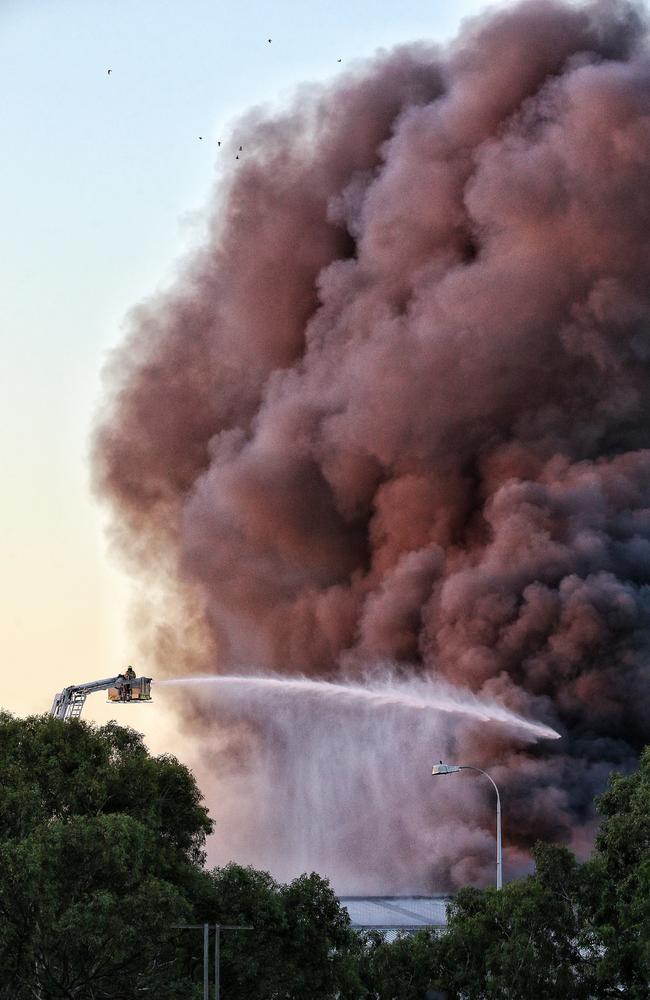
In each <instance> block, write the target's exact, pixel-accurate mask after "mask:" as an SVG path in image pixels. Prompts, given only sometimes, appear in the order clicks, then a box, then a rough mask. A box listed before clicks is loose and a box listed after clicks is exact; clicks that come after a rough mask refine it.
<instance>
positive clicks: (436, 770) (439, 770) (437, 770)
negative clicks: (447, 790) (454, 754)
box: [431, 761, 461, 774]
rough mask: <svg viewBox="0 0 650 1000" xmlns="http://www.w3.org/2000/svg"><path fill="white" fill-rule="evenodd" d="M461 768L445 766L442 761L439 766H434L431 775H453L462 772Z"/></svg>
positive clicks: (452, 765)
mask: <svg viewBox="0 0 650 1000" xmlns="http://www.w3.org/2000/svg"><path fill="white" fill-rule="evenodd" d="M460 770H461V768H460V767H459V766H458V764H443V763H442V761H440V763H439V764H434V765H433V767H432V768H431V774H453V773H454V772H455V771H460Z"/></svg>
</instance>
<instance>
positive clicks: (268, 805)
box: [157, 673, 558, 894]
mask: <svg viewBox="0 0 650 1000" xmlns="http://www.w3.org/2000/svg"><path fill="white" fill-rule="evenodd" d="M157 687H158V688H161V687H162V688H167V689H169V688H173V687H175V688H177V689H178V690H179V693H180V690H181V689H182V694H183V698H184V701H185V702H186V707H187V709H189V710H191V711H192V713H193V714H194V715H195V717H196V727H193V729H192V732H193V737H194V740H195V746H196V748H197V751H198V754H199V760H198V761H197V762H196V763H195V764H194V766H195V767H196V768H197V771H198V777H199V781H200V784H201V787H202V789H203V790H204V792H205V794H206V798H207V801H208V805H209V808H210V812H211V814H212V815H213V817H214V819H215V821H216V835H215V837H214V838H213V841H212V844H211V845H210V850H209V860H210V861H211V862H212V863H217V864H222V863H226V862H227V861H229V860H231V859H235V860H237V861H238V862H241V863H245V864H252V865H254V866H255V867H258V868H263V869H268V870H270V871H271V872H272V873H273V874H274V875H275V876H276V877H278V878H280V879H288V878H292V877H294V876H296V875H298V874H300V873H301V872H303V871H318V872H320V873H321V874H323V875H326V876H328V877H329V878H330V879H331V880H332V882H333V885H334V886H335V888H336V889H337V890H338V891H339V892H345V893H355V892H358V893H369V894H381V893H402V892H431V891H434V892H435V891H443V890H446V889H447V888H449V887H450V886H453V885H454V884H459V883H463V882H477V881H478V882H480V881H482V880H484V881H486V882H487V881H489V880H490V878H491V877H492V868H493V855H494V839H493V838H494V832H493V829H492V826H493V820H492V815H491V814H492V808H491V804H489V803H488V806H487V811H486V797H485V794H486V793H485V790H484V789H483V788H482V787H481V786H482V783H481V782H478V781H467V780H464V776H459V777H457V778H454V779H450V780H449V781H447V780H441V781H436V782H435V784H434V783H433V779H432V778H431V776H430V774H431V763H432V762H433V761H435V760H438V759H439V758H443V759H445V760H452V761H454V760H461V759H465V758H467V760H468V762H469V763H479V764H481V762H482V761H483V763H484V762H485V760H493V759H494V757H492V756H491V755H492V754H493V753H497V752H499V751H498V749H497V748H500V749H501V750H503V748H504V747H506V746H507V747H513V746H515V747H516V746H517V745H518V746H520V747H521V746H522V745H523V744H526V743H531V742H535V741H537V740H540V739H549V738H550V739H552V738H557V736H558V734H557V733H556V732H555V731H554V730H552V729H550V728H549V727H547V726H544V725H541V724H539V723H537V722H531V721H529V720H527V719H524V718H522V717H521V716H519V715H517V714H515V713H513V712H510V711H509V710H508V709H506V708H505V707H504V706H502V705H499V704H498V703H496V702H491V701H484V700H481V699H479V698H476V697H474V696H472V695H471V694H468V693H465V692H460V691H457V690H455V689H453V688H450V687H447V686H444V685H440V684H437V683H435V682H431V681H427V680H425V679H420V678H412V679H402V678H399V679H397V678H395V676H394V675H393V674H390V673H387V674H386V675H385V676H384V677H383V679H382V678H377V677H375V678H372V679H369V680H368V681H367V683H365V684H359V683H353V682H339V683H328V682H326V681H315V680H310V679H309V678H282V677H269V676H221V677H219V676H201V677H192V678H177V679H174V680H169V681H160V682H158V685H157ZM160 693H161V694H162V691H161V692H160ZM169 693H170V694H171V691H170V692H169ZM467 755H469V758H468V757H467ZM470 758H471V759H470ZM459 854H460V855H461V856H462V857H463V858H464V861H463V862H462V863H461V864H459V863H458V857H459Z"/></svg>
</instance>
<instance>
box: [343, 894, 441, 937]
mask: <svg viewBox="0 0 650 1000" xmlns="http://www.w3.org/2000/svg"><path fill="white" fill-rule="evenodd" d="M339 902H340V903H341V904H342V905H343V906H344V907H345V908H346V910H347V911H348V913H349V914H350V920H351V921H352V926H353V927H358V928H366V929H370V928H375V929H377V930H415V929H416V928H418V927H444V926H445V925H446V923H447V905H448V904H449V902H450V897H449V896H339Z"/></svg>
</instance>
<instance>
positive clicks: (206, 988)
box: [203, 924, 210, 1000]
mask: <svg viewBox="0 0 650 1000" xmlns="http://www.w3.org/2000/svg"><path fill="white" fill-rule="evenodd" d="M209 960H210V924H203V1000H210V969H209V965H208V963H209Z"/></svg>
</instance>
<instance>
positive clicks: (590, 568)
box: [95, 0, 650, 887]
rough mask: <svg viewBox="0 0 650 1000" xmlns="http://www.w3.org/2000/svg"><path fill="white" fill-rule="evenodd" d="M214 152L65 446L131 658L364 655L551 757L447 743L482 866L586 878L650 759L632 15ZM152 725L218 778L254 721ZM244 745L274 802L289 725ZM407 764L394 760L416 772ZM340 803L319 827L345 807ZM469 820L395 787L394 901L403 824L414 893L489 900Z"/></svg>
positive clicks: (572, 11) (417, 66) (373, 68)
mask: <svg viewBox="0 0 650 1000" xmlns="http://www.w3.org/2000/svg"><path fill="white" fill-rule="evenodd" d="M237 135H238V137H240V141H241V137H243V142H242V144H243V145H244V148H245V149H246V151H247V152H246V156H245V157H244V158H243V159H242V160H240V162H239V163H238V164H237V169H236V170H235V171H233V172H232V173H231V174H229V175H228V176H227V177H226V178H225V179H224V180H223V182H222V183H221V185H220V187H219V190H218V191H217V193H216V196H215V207H214V209H213V214H212V223H211V233H210V238H209V240H208V241H207V242H206V245H205V246H204V247H203V249H202V250H201V251H200V252H199V253H197V254H196V255H195V257H194V258H193V259H192V260H191V261H190V262H189V263H187V264H186V265H185V267H184V269H183V272H182V274H181V275H180V277H179V280H178V283H177V285H176V287H175V288H174V289H173V290H172V291H171V292H170V293H169V294H167V295H165V296H163V297H160V298H157V299H155V300H153V301H151V302H149V303H147V304H145V305H143V306H141V307H139V308H138V309H137V310H136V311H135V312H134V313H133V316H132V319H131V331H130V333H129V336H128V339H127V341H126V342H125V344H124V346H123V347H122V348H121V349H120V350H119V351H118V353H117V354H116V356H115V358H114V359H113V362H112V365H111V368H110V371H109V395H108V400H107V404H106V410H105V412H104V414H103V416H102V420H101V425H100V427H99V430H98V432H97V435H96V439H95V471H96V481H97V484H98V488H99V490H100V492H101V493H102V495H104V496H106V497H108V498H109V499H110V500H111V502H112V504H113V509H114V512H115V532H116V536H117V538H118V540H119V542H120V544H121V546H122V548H123V551H124V552H125V553H126V554H127V556H128V558H129V560H130V561H131V564H132V566H133V567H134V569H135V571H136V572H137V573H139V574H142V575H143V577H144V579H145V580H146V581H147V582H148V586H149V585H151V586H153V581H155V586H156V593H157V595H158V594H159V592H160V591H162V592H163V594H164V595H166V596H164V597H163V598H162V599H161V598H159V597H158V596H157V597H156V600H155V602H152V608H151V609H150V612H149V618H148V620H147V621H146V622H141V626H142V629H143V632H142V634H143V641H144V644H145V647H146V650H147V653H148V654H149V655H150V656H155V657H156V658H157V659H158V661H159V666H158V670H159V672H166V673H167V674H169V675H172V674H176V673H178V672H179V671H185V672H188V673H190V672H194V671H195V670H196V669H197V667H198V669H200V670H204V671H214V672H220V673H222V672H232V671H233V670H235V671H239V672H246V671H250V670H258V669H262V670H265V669H266V670H273V671H275V672H278V673H281V674H288V675H293V674H306V675H309V676H312V677H318V678H328V677H329V678H334V677H340V676H352V677H359V678H361V677H363V676H364V675H365V674H366V672H367V671H368V669H372V667H373V665H375V664H376V663H378V662H381V663H385V662H387V661H390V662H392V663H395V664H396V667H395V669H396V670H397V673H398V674H399V673H400V672H401V673H403V674H404V675H405V676H410V675H412V674H413V673H420V674H423V675H424V674H425V675H429V674H433V675H435V676H438V677H440V678H443V679H445V680H447V681H449V682H451V683H453V684H455V685H458V686H459V687H461V688H467V689H469V690H471V691H472V692H474V693H476V694H478V695H481V696H483V697H486V698H496V699H499V700H500V701H501V702H502V703H503V704H505V705H506V706H508V707H510V708H511V709H513V710H514V711H516V712H519V713H520V714H523V715H526V716H528V717H533V718H537V719H540V720H542V721H544V722H546V723H548V724H550V725H551V726H553V727H556V728H558V729H560V730H561V731H562V732H563V733H565V739H564V740H563V741H562V743H561V744H556V745H546V744H544V745H543V746H542V745H540V746H538V747H537V748H532V749H531V748H530V747H523V746H521V745H519V744H516V743H515V742H513V738H508V739H506V738H505V737H504V734H503V733H502V732H499V733H495V734H492V735H490V733H488V732H486V731H484V730H482V731H481V732H480V733H478V732H476V731H474V730H472V728H471V727H467V726H466V725H463V726H462V727H460V728H459V730H458V733H457V734H455V735H454V737H453V740H454V741H455V742H453V743H452V744H451V745H453V747H454V749H455V752H456V753H457V754H458V755H459V756H463V757H464V758H466V759H467V760H469V761H470V762H472V763H477V764H479V765H486V764H489V765H490V766H491V767H493V768H494V769H495V773H498V776H499V778H500V780H501V782H502V784H503V790H504V799H505V803H507V841H508V843H509V845H510V850H511V858H510V862H511V866H512V867H513V868H520V867H521V866H522V865H525V860H524V859H525V850H526V849H527V847H528V846H529V845H530V843H531V841H532V840H534V839H536V838H537V837H550V838H555V839H559V840H563V841H567V842H570V843H572V844H573V845H574V846H576V847H578V848H579V849H580V850H587V849H588V846H589V843H590V838H591V835H592V829H593V813H592V808H591V800H592V797H593V795H594V793H595V792H596V791H597V790H599V789H600V788H602V786H603V784H604V781H605V777H606V774H607V772H608V771H609V770H610V769H611V768H612V767H622V768H625V767H628V766H631V764H632V762H633V761H634V760H635V758H636V755H637V753H638V751H639V749H640V747H641V746H642V745H643V744H644V742H646V741H647V740H648V737H649V734H650V722H649V719H650V704H649V701H650V699H649V695H648V692H649V690H650V683H649V682H650V669H649V663H650V657H649V647H650V642H649V635H650V633H649V624H650V588H649V586H648V585H649V583H650V451H648V450H647V448H648V445H649V444H650V436H649V429H650V393H649V388H650V380H649V371H650V280H649V278H650V273H649V272H650V264H649V261H650V256H649V250H650V246H649V243H650V194H649V192H650V59H649V57H648V49H647V26H646V22H645V20H644V18H643V16H642V14H641V10H640V7H639V6H637V5H635V4H631V3H626V2H615V0H614V2H602V3H588V4H583V5H578V6H575V5H570V4H567V3H560V2H557V3H556V2H550V0H539V2H529V3H524V4H522V5H520V6H517V7H515V8H510V9H508V10H505V11H502V12H496V13H492V14H490V15H486V16H485V17H484V18H480V19H478V20H475V21H473V22H470V23H469V24H468V25H467V26H466V28H465V29H464V31H463V32H462V33H461V35H460V36H459V38H458V39H457V40H456V41H455V42H454V43H453V44H452V45H451V47H449V48H448V49H444V50H440V49H437V48H435V47H432V46H429V45H424V44H418V45H413V46H409V47H403V48H400V49H396V50H395V51H393V52H391V53H388V54H384V55H380V56H379V57H378V58H377V59H376V60H375V61H374V62H372V63H370V64H368V65H366V66H364V67H363V68H362V69H360V70H358V71H355V72H352V73H350V74H348V75H344V76H343V77H341V78H340V80H339V81H338V82H337V83H336V84H335V85H333V86H332V87H329V88H311V89H308V90H305V91H302V92H301V93H300V95H299V96H298V98H297V99H296V102H295V104H294V105H293V106H292V107H291V109H290V110H289V111H288V112H287V113H285V114H284V115H281V116H278V117H275V118H268V117H265V116H264V115H262V114H258V113H255V112H253V113H251V114H250V115H248V116H247V117H246V118H245V119H244V120H243V121H242V122H240V123H239V124H238V126H237ZM161 600H162V603H161ZM184 710H185V711H186V712H187V715H188V718H189V719H191V720H192V722H193V724H194V725H195V726H197V727H198V728H197V731H198V732H201V731H202V732H203V734H204V743H203V746H204V747H205V752H206V753H208V754H213V755H215V757H214V761H213V763H214V764H215V766H217V767H218V768H219V773H220V774H221V773H222V769H223V768H224V767H225V766H226V764H225V763H224V762H225V761H227V762H228V763H227V767H228V768H229V769H230V770H229V773H230V774H232V773H236V774H239V773H240V772H238V771H237V767H238V766H240V767H241V769H242V771H243V772H246V769H247V767H248V765H249V762H250V757H249V753H250V752H251V747H253V746H258V745H259V742H258V741H259V738H260V735H259V734H260V725H261V723H260V719H259V711H258V710H257V709H256V712H255V713H254V715H252V716H251V717H250V718H249V719H248V720H246V718H244V715H242V712H241V707H239V708H238V710H237V713H235V715H234V716H233V713H232V710H231V709H229V708H227V707H225V708H221V709H220V708H219V706H218V705H217V706H215V705H211V706H210V707H209V708H207V709H206V708H205V707H202V705H201V704H200V703H198V702H197V701H196V699H194V698H193V697H192V698H189V697H188V700H187V702H186V703H185V707H184ZM244 714H245V713H244ZM303 722H304V720H303ZM350 725H351V726H352V727H353V723H352V721H351V722H350ZM335 728H336V727H334V729H335ZM364 732H366V734H367V732H368V731H367V730H364ZM269 733H270V736H269V739H272V740H273V739H274V740H275V743H274V744H273V747H271V749H269V753H273V752H275V754H276V756H275V758H274V764H273V769H274V770H273V774H274V775H275V780H282V779H281V776H282V773H283V766H284V767H285V771H286V767H288V762H289V760H290V759H294V758H295V756H296V755H305V754H309V752H310V749H309V748H310V743H309V725H308V724H307V723H305V725H304V728H303V729H301V730H300V733H298V734H297V735H296V738H295V739H294V740H293V742H291V741H289V744H287V743H286V742H283V739H282V738H280V736H279V735H278V732H277V731H276V732H275V735H273V732H272V731H271V730H269ZM368 738H369V737H368ZM429 738H431V737H428V739H429ZM377 739H378V741H380V740H381V733H380V732H378V734H377ZM449 745H450V744H449V743H446V744H445V746H449ZM224 746H225V747H226V749H225V750H224ZM215 748H216V749H215ZM273 748H274V749H273ZM430 751H431V752H432V753H435V750H434V747H433V746H427V747H424V748H423V747H418V748H417V753H416V749H415V748H414V749H413V754H414V760H415V758H416V757H417V760H418V762H419V763H418V766H422V767H423V769H424V771H423V773H425V772H426V765H427V764H428V763H429V755H430ZM283 761H284V765H283ZM238 762H239V764H238ZM285 765H286V766H285ZM233 768H235V772H233V770H232V769H233ZM459 780H460V779H459ZM240 787H241V788H244V787H245V785H244V784H241V783H240ZM355 787H356V791H355V793H354V796H352V793H351V798H350V800H349V801H347V804H346V800H345V797H344V800H343V805H340V807H339V811H338V813H337V814H336V815H337V817H338V822H344V820H345V815H346V810H347V814H348V815H349V814H350V813H351V812H352V811H356V813H357V815H358V814H359V813H361V814H362V812H363V808H364V798H363V795H362V794H361V793H360V792H359V789H358V787H357V786H355ZM467 787H468V786H467V785H466V786H465V788H467ZM475 787H476V786H474V788H475ZM488 793H489V789H487V790H486V791H485V795H484V796H483V794H482V792H476V791H472V792H471V793H469V792H467V793H463V794H466V795H470V794H471V796H472V798H471V799H469V798H468V799H463V800H462V801H466V802H467V803H468V808H467V810H466V812H463V813H462V815H459V811H458V801H459V800H458V799H454V796H453V795H451V796H450V798H449V800H448V801H447V804H446V805H445V806H444V807H441V806H440V805H439V803H440V801H441V800H440V799H439V798H436V796H437V795H438V792H437V791H435V790H434V787H433V786H432V784H428V785H426V795H427V796H428V799H427V801H428V803H429V804H428V806H423V805H422V802H421V801H419V802H418V806H417V810H416V809H415V807H413V820H412V823H411V821H407V822H406V826H405V827H404V830H405V831H406V832H404V830H402V834H401V835H400V836H399V837H398V838H397V840H396V841H395V843H397V842H399V844H400V855H401V857H400V865H399V872H402V871H403V870H404V869H405V868H406V867H408V860H409V858H408V852H409V851H410V850H412V851H413V856H414V857H415V853H416V847H417V851H419V852H420V855H419V858H420V860H421V851H422V842H421V840H420V841H418V838H417V836H416V833H417V834H418V836H419V833H420V832H421V830H422V829H423V828H424V827H425V826H426V824H427V823H428V824H429V827H428V828H429V829H430V830H432V831H434V833H432V837H434V834H435V836H436V837H438V840H440V838H443V839H444V841H445V843H446V845H447V847H448V851H447V854H446V856H445V857H444V859H441V858H440V856H439V855H438V856H436V857H432V864H431V866H430V869H429V873H428V875H427V876H426V878H425V876H424V875H423V876H422V879H424V880H426V879H429V881H430V882H431V884H435V885H436V886H437V887H441V886H442V885H443V884H445V883H446V884H449V883H450V882H457V881H459V880H461V879H463V878H465V877H467V876H468V872H469V873H470V874H473V875H474V876H475V877H477V878H481V877H483V878H487V877H489V873H490V872H491V867H490V866H491V851H492V846H491V840H490V836H489V831H491V822H492V803H491V801H490V799H489V795H488ZM242 794H243V793H242ZM296 794H300V792H299V790H298V791H297V792H296ZM421 794H422V789H421V788H420V787H417V788H416V786H413V789H411V790H410V791H409V795H411V796H415V795H421ZM459 794H460V793H459ZM445 795H447V792H445ZM359 796H360V797H359ZM477 796H478V798H477ZM409 801H410V802H411V803H413V798H412V797H411V798H409V797H408V796H407V800H406V802H404V801H400V804H399V810H400V812H403V811H404V810H406V812H407V813H408V802H409ZM393 805H395V803H393ZM470 806H471V808H470ZM385 808H386V815H390V814H391V808H392V807H391V800H390V796H388V798H387V801H386V803H385ZM423 809H424V814H425V815H423V814H422V810H423ZM427 810H428V811H427ZM214 811H215V812H216V813H217V819H218V820H219V816H218V813H219V805H218V801H217V803H216V804H215V805H214ZM253 811H254V810H253ZM416 812H417V816H416V815H415V814H416ZM393 818H394V817H393ZM242 822H243V821H242ZM391 822H392V820H391ZM477 822H480V823H481V824H482V827H483V831H484V834H483V832H482V833H481V836H480V837H478V838H474V848H473V853H472V851H471V849H470V848H469V847H468V843H469V841H470V840H472V837H471V836H470V834H471V833H472V831H475V830H476V823H477ZM459 823H460V825H461V826H463V827H464V829H465V831H466V833H467V834H468V836H466V837H462V836H459V835H457V832H456V834H454V835H453V836H451V835H450V833H449V831H450V830H451V829H452V827H453V829H454V830H456V831H457V828H458V824H459ZM409 824H411V825H409ZM219 825H223V826H226V827H227V825H228V819H227V817H226V816H224V817H223V818H222V821H221V823H219ZM411 827H412V828H411ZM416 828H417V830H416ZM269 829H270V827H269ZM274 836H275V835H274ZM396 836H397V835H396ZM242 837H243V838H244V839H246V838H248V839H247V843H252V844H253V847H252V848H251V850H250V853H251V855H252V857H253V858H254V859H256V860H258V861H260V862H264V861H265V859H268V858H271V860H273V858H276V857H278V856H281V855H282V851H283V845H282V843H281V842H280V841H278V839H277V836H276V837H275V840H274V839H273V837H270V836H269V835H268V833H265V827H264V818H263V815H261V814H259V813H258V814H257V817H256V821H255V824H254V829H253V828H249V829H246V830H244V831H243V833H242ZM353 841H354V838H353ZM231 842H232V843H234V841H231ZM416 842H417V844H416ZM356 843H357V844H358V853H357V854H356V855H355V854H354V851H353V852H352V855H350V854H349V851H350V850H351V848H350V844H349V842H348V844H347V846H346V848H345V849H346V851H348V855H347V857H348V859H349V858H350V857H353V859H354V862H355V864H356V865H357V868H359V869H360V870H362V868H363V863H364V845H363V843H361V842H360V841H359V840H358V839H357V840H356ZM409 844H411V845H412V846H411V847H409V846H408V845H409ZM255 845H257V846H255ZM256 850H257V854H255V851H256ZM468 851H469V852H470V853H469V855H468ZM265 852H266V853H265ZM405 852H406V855H407V856H406V860H405V858H404V853H405ZM449 852H451V854H450V853H449ZM454 852H455V853H454ZM394 854H395V852H394V851H393V852H392V855H391V853H390V852H389V854H388V856H387V858H386V859H385V865H384V878H385V880H386V882H387V883H391V884H392V885H393V887H395V886H399V884H400V882H401V881H403V879H402V875H401V874H399V873H398V871H397V866H394V868H393V869H391V864H390V858H391V856H394ZM461 858H462V859H463V862H462V864H461V865H460V866H459V864H458V862H459V860H460V859H461ZM269 863H270V862H269ZM337 863H338V861H337V857H336V854H334V855H332V857H330V858H329V860H327V859H326V861H325V862H324V864H325V865H326V866H327V865H329V869H330V872H334V871H336V866H337ZM418 864H419V862H418ZM468 866H469V867H468ZM418 870H419V869H418ZM386 887H388V886H386ZM421 887H423V886H421Z"/></svg>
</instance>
